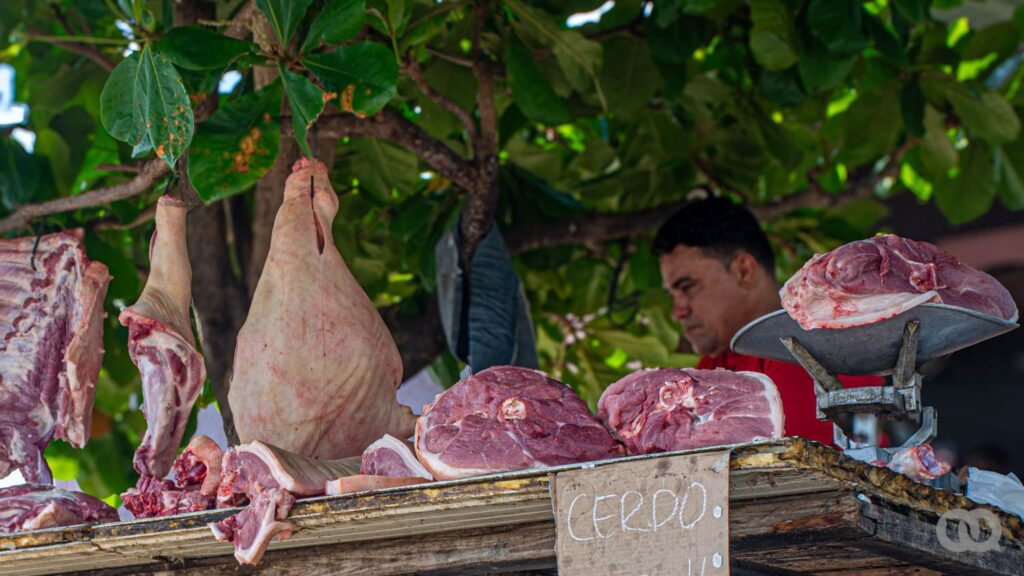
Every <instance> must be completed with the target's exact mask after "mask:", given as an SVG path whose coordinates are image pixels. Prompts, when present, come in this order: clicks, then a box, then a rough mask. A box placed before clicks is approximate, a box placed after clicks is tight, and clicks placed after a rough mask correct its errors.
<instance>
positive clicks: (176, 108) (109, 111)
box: [100, 46, 195, 168]
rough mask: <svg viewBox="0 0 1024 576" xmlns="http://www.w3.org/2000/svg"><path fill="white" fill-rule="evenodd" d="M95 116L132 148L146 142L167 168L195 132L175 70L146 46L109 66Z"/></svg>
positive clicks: (187, 101)
mask: <svg viewBox="0 0 1024 576" xmlns="http://www.w3.org/2000/svg"><path fill="white" fill-rule="evenodd" d="M100 117H101V119H102V121H103V127H104V128H106V129H107V132H109V133H110V135H111V136H113V137H114V138H117V139H118V140H121V141H122V142H127V143H128V144H129V145H131V146H135V147H138V146H140V145H145V144H147V143H148V144H150V145H151V146H152V147H153V148H154V149H155V150H156V153H157V156H159V157H160V158H163V159H164V161H165V162H167V164H168V165H169V166H171V167H172V168H173V167H174V164H175V162H177V160H178V158H179V157H180V156H181V154H182V153H183V152H184V151H185V150H186V149H187V148H188V145H189V143H190V142H191V141H192V131H193V130H194V128H195V126H194V119H193V117H192V106H191V104H189V100H188V93H187V92H186V91H185V86H184V85H183V84H182V82H181V77H180V76H178V71H177V70H175V69H174V66H173V65H171V63H170V62H168V61H167V60H165V59H164V58H163V56H161V55H159V54H157V53H155V52H154V51H153V50H151V49H150V48H149V47H148V46H147V47H146V48H144V49H143V50H142V52H136V53H133V54H131V55H130V56H128V57H127V58H125V59H124V60H122V61H121V63H120V64H118V65H117V67H116V68H114V71H113V72H112V73H111V74H110V78H108V79H107V83H106V85H104V86H103V93H102V94H101V95H100Z"/></svg>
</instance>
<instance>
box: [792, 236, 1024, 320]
mask: <svg viewBox="0 0 1024 576" xmlns="http://www.w3.org/2000/svg"><path fill="white" fill-rule="evenodd" d="M780 295H781V296H782V306H783V307H784V308H785V309H786V311H787V312H788V313H789V315H790V316H792V317H793V319H794V320H796V321H797V322H798V323H799V324H800V326H801V327H803V328H804V329H805V330H811V329H814V328H831V329H836V328H849V327H852V326H860V325H863V324H871V323H874V322H879V321H881V320H885V319H886V318H891V317H893V316H896V315H898V314H901V313H903V312H905V311H907V310H909V309H911V308H913V307H915V306H917V305H919V304H923V303H925V302H942V303H944V304H949V305H950V306H959V307H961V308H969V309H971V310H977V311H978V312H982V313H984V314H989V315H992V316H996V317H998V318H1004V319H1006V320H1010V321H1014V322H1015V321H1016V320H1017V306H1016V304H1015V303H1014V301H1013V298H1012V297H1011V296H1010V292H1009V291H1007V290H1006V288H1005V287H1003V285H1002V284H1000V283H999V282H998V281H997V280H996V279H995V278H993V277H991V276H989V275H988V274H986V273H984V272H982V271H980V270H975V269H974V268H971V267H970V266H967V265H965V264H963V263H962V262H960V261H959V260H957V259H956V257H954V256H953V255H952V254H949V253H948V252H945V251H943V250H941V249H939V248H938V247H937V246H934V245H932V244H929V243H928V242H917V241H914V240H908V239H906V238H900V237H899V236H895V235H893V234H886V235H884V236H875V237H874V238H868V239H867V240H858V241H856V242H850V243H849V244H844V245H843V246H840V247H839V248H836V249H835V250H833V251H831V252H828V253H826V254H817V255H815V256H814V258H811V260H810V261H808V262H807V263H806V264H804V265H803V267H802V268H800V270H799V271H797V273H796V274H794V275H793V277H792V278H790V279H789V280H788V281H787V282H786V284H785V286H783V287H782V290H781V292H780Z"/></svg>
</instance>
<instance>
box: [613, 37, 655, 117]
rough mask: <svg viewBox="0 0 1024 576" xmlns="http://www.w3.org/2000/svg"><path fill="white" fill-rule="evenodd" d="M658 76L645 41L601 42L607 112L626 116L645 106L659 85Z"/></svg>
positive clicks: (621, 39) (615, 39)
mask: <svg viewBox="0 0 1024 576" xmlns="http://www.w3.org/2000/svg"><path fill="white" fill-rule="evenodd" d="M660 79H661V77H660V75H659V74H658V69H657V68H656V67H655V66H654V60H652V59H651V50H650V48H648V47H647V43H646V42H642V41H640V40H632V39H629V38H613V39H612V40H609V41H607V42H605V56H604V65H603V66H602V67H601V84H602V85H604V86H605V87H606V88H605V92H606V93H605V95H606V96H607V98H608V110H609V111H610V112H612V114H614V115H617V116H620V117H630V116H632V115H634V114H635V113H636V112H637V111H639V110H640V109H641V108H643V107H645V106H647V105H648V104H649V103H650V101H651V98H653V97H654V95H655V93H657V91H658V87H659V86H660V84H661V82H660Z"/></svg>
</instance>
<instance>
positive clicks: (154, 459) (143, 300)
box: [118, 196, 206, 478]
mask: <svg viewBox="0 0 1024 576" xmlns="http://www.w3.org/2000/svg"><path fill="white" fill-rule="evenodd" d="M187 215H188V210H187V209H186V208H185V205H184V204H183V203H181V202H179V201H177V200H173V199H171V198H170V197H167V196H164V197H162V198H160V200H159V201H158V202H157V208H156V231H155V232H154V233H153V238H152V241H151V242H150V258H149V259H150V264H151V268H150V271H149V278H148V279H147V280H146V287H145V288H144V289H143V291H142V295H141V296H140V297H139V300H138V302H136V303H135V304H134V305H133V306H132V307H130V308H127V309H125V310H124V311H123V312H121V314H120V316H119V317H118V319H119V320H120V321H121V324H123V325H124V326H127V327H128V353H129V354H130V355H131V358H132V362H134V363H135V365H136V366H138V368H139V372H140V373H141V374H142V397H143V403H142V410H143V413H144V414H145V416H146V424H147V426H146V434H145V436H143V438H142V444H141V445H140V446H139V447H138V448H137V449H136V450H135V458H134V462H133V463H134V465H135V471H136V472H138V473H139V475H140V476H142V477H143V478H145V477H147V476H152V477H154V478H163V477H164V476H165V475H166V474H167V472H168V471H169V470H170V468H171V462H172V461H173V460H174V455H175V454H176V453H177V452H178V447H179V446H180V445H181V437H182V435H183V434H184V433H185V425H186V424H187V423H188V415H189V413H190V412H191V411H192V405H193V404H194V403H195V401H196V398H197V397H198V396H199V392H200V391H201V390H202V388H203V381H204V380H205V379H206V368H205V366H204V365H203V357H202V355H200V354H199V352H197V351H196V342H195V337H194V336H193V335H192V324H191V322H190V321H189V306H190V305H191V303H192V268H191V267H190V265H189V261H188V245H187V239H186V224H185V222H186V217H187Z"/></svg>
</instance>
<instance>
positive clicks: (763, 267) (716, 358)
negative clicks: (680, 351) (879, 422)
mask: <svg viewBox="0 0 1024 576" xmlns="http://www.w3.org/2000/svg"><path fill="white" fill-rule="evenodd" d="M652 250H653V252H654V255H655V256H656V257H657V258H658V261H659V264H660V267H661V277H662V282H663V284H664V287H665V290H667V291H668V292H669V294H671V295H672V300H673V305H672V317H673V318H674V319H675V320H676V321H678V322H681V323H682V325H683V330H684V333H683V335H684V337H685V338H686V339H687V340H688V341H689V342H690V345H691V346H692V347H693V350H694V352H696V353H697V354H700V355H701V359H700V362H699V363H698V364H697V368H704V369H713V368H726V369H728V370H733V371H741V370H749V371H752V372H761V373H764V374H767V375H768V377H769V378H771V379H772V380H773V381H774V382H775V385H776V386H777V387H778V389H779V395H780V396H781V398H782V408H783V412H785V415H786V435H787V436H801V437H803V438H807V439H809V440H816V441H818V442H821V443H823V444H827V445H831V444H832V439H833V434H832V424H831V423H830V422H828V421H820V420H818V418H817V414H816V400H815V395H814V384H813V381H812V380H811V377H810V375H809V374H807V372H806V371H804V369H803V368H801V367H800V366H799V365H797V364H791V363H787V362H779V361H775V360H767V359H764V358H757V357H754V356H747V355H743V354H737V353H735V352H733V351H732V350H730V349H729V342H730V341H731V340H732V337H733V335H734V334H736V332H738V331H739V329H740V328H742V327H743V326H745V325H746V324H748V323H749V322H751V321H753V320H755V319H757V318H759V317H761V316H763V315H765V314H768V313H769V312H774V311H775V310H778V309H779V308H781V307H782V306H781V304H780V302H779V285H778V283H777V282H776V281H775V257H774V255H773V254H772V249H771V245H770V244H769V242H768V237H767V236H765V233H764V232H763V231H762V230H761V226H760V225H759V224H758V222H757V219H756V218H754V216H753V214H751V213H750V212H749V211H747V210H746V209H745V208H743V207H742V206H739V205H738V204H735V203H734V202H732V201H730V200H728V199H727V198H717V197H711V198H706V199H702V200H694V201H691V202H688V203H687V204H686V205H684V206H683V208H681V209H680V210H679V211H678V212H676V213H675V214H674V215H672V217H670V218H669V219H668V221H667V222H665V224H663V225H662V227H661V228H660V229H659V230H658V233H657V235H656V236H655V239H654V245H653V246H652ZM840 380H841V381H842V382H843V384H844V385H845V386H881V385H882V384H883V381H882V379H881V378H880V377H875V376H871V377H845V376H844V377H841V378H840Z"/></svg>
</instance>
